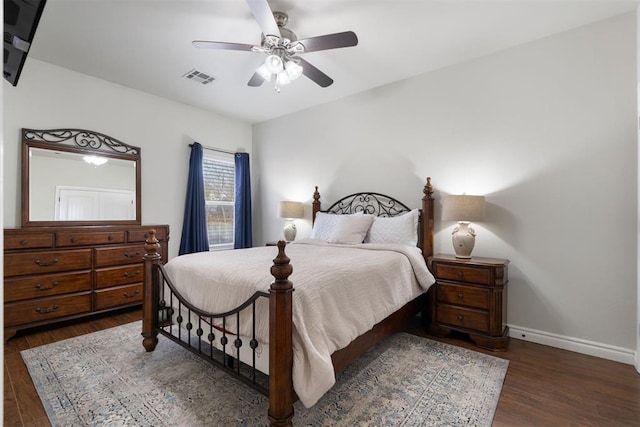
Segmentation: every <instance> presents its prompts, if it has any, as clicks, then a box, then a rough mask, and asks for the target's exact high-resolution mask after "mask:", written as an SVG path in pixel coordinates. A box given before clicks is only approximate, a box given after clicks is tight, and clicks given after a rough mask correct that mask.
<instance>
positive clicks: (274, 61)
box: [264, 55, 283, 74]
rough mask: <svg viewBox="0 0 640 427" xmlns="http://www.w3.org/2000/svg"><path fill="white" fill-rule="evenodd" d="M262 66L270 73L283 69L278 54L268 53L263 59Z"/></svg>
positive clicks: (276, 72)
mask: <svg viewBox="0 0 640 427" xmlns="http://www.w3.org/2000/svg"><path fill="white" fill-rule="evenodd" d="M264 66H265V67H266V69H267V71H269V72H270V73H271V74H278V73H279V72H280V71H282V69H283V64H282V58H280V57H279V56H278V55H269V56H267V59H265V60H264Z"/></svg>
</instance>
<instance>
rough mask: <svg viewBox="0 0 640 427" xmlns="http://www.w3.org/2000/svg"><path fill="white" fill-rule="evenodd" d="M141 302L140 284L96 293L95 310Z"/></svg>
mask: <svg viewBox="0 0 640 427" xmlns="http://www.w3.org/2000/svg"><path fill="white" fill-rule="evenodd" d="M140 302H142V284H137V285H131V286H120V287H117V288H110V289H106V290H101V291H96V310H104V309H106V308H113V307H119V306H121V305H128V304H135V303H140Z"/></svg>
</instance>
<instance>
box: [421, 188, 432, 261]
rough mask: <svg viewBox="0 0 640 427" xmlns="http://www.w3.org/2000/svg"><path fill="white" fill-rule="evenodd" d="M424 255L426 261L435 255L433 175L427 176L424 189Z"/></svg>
mask: <svg viewBox="0 0 640 427" xmlns="http://www.w3.org/2000/svg"><path fill="white" fill-rule="evenodd" d="M422 192H423V193H424V197H423V198H422V255H423V256H424V259H425V261H426V260H427V258H428V257H430V256H432V255H433V227H434V223H433V216H434V214H433V205H434V200H433V187H432V186H431V177H427V183H426V184H425V186H424V189H423V190H422Z"/></svg>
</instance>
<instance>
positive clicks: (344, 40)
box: [298, 31, 358, 52]
mask: <svg viewBox="0 0 640 427" xmlns="http://www.w3.org/2000/svg"><path fill="white" fill-rule="evenodd" d="M298 43H302V45H303V46H304V51H305V52H315V51H318V50H327V49H337V48H339V47H350V46H356V45H357V44H358V36H356V33H354V32H353V31H344V32H342V33H335V34H327V35H324V36H317V37H309V38H308V39H302V40H298Z"/></svg>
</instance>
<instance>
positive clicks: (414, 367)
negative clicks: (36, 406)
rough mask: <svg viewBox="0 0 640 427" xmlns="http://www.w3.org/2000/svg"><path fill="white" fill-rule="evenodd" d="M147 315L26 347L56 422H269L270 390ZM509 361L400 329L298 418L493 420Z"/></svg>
mask: <svg viewBox="0 0 640 427" xmlns="http://www.w3.org/2000/svg"><path fill="white" fill-rule="evenodd" d="M140 331H141V325H140V322H134V323H130V324H127V325H123V326H119V327H117V328H113V329H107V330H104V331H100V332H95V333H93V334H89V335H83V336H80V337H77V338H72V339H68V340H65V341H60V342H57V343H53V344H48V345H45V346H41V347H36V348H33V349H30V350H25V351H22V357H23V359H24V361H25V363H26V365H27V367H28V369H29V373H30V374H31V378H32V379H33V383H34V384H35V386H36V389H37V390H38V394H39V395H40V399H41V400H42V402H43V404H44V407H45V409H46V411H47V415H48V416H49V419H50V421H51V424H52V425H54V426H71V425H73V426H82V425H84V426H98V425H99V426H104V425H109V426H121V425H127V426H261V425H268V419H267V417H266V412H267V406H268V405H267V399H266V397H264V396H263V395H261V394H259V393H257V392H255V391H254V390H252V389H250V388H249V387H247V386H245V385H243V384H242V383H240V382H239V381H237V380H235V379H234V378H232V377H231V376H230V375H228V374H226V373H224V372H222V371H221V370H219V369H216V368H215V367H213V366H211V365H210V364H209V363H207V362H205V361H202V360H200V359H198V358H197V357H196V356H194V355H192V354H191V353H190V352H188V351H187V350H185V349H183V348H182V347H180V346H179V345H177V344H175V343H172V342H170V341H169V340H167V339H166V338H164V337H163V336H160V337H159V339H160V341H159V343H158V346H157V348H156V350H155V351H153V352H151V353H146V352H145V351H144V349H143V348H142V340H141V337H140ZM507 365H508V361H506V360H503V359H499V358H497V357H493V356H488V355H484V354H482V353H478V352H474V351H470V350H465V349H462V348H458V347H454V346H451V345H447V344H443V343H439V342H436V341H433V340H429V339H426V338H421V337H417V336H414V335H410V334H405V333H401V334H396V335H394V336H392V337H390V338H388V339H386V340H385V341H383V342H382V343H380V344H378V345H377V346H376V347H375V348H374V349H372V350H370V351H369V352H367V353H366V354H365V355H363V356H362V357H361V358H359V359H358V360H357V361H355V362H354V363H352V364H351V365H350V366H349V367H348V368H347V369H346V370H345V371H344V372H342V373H341V374H340V375H339V376H338V378H337V383H336V385H335V386H334V387H333V388H332V389H331V390H330V391H329V392H328V393H327V394H326V395H325V396H324V397H323V398H322V399H321V400H320V401H319V402H318V403H317V404H316V405H314V406H313V407H312V408H309V409H307V408H305V407H304V406H302V405H301V404H300V402H297V403H296V406H295V411H296V413H295V418H294V425H311V426H356V425H359V426H417V425H424V426H432V425H447V426H490V425H491V421H492V419H493V414H494V412H495V409H496V405H497V403H498V398H499V396H500V390H501V388H502V383H503V381H504V377H505V374H506V371H507Z"/></svg>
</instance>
